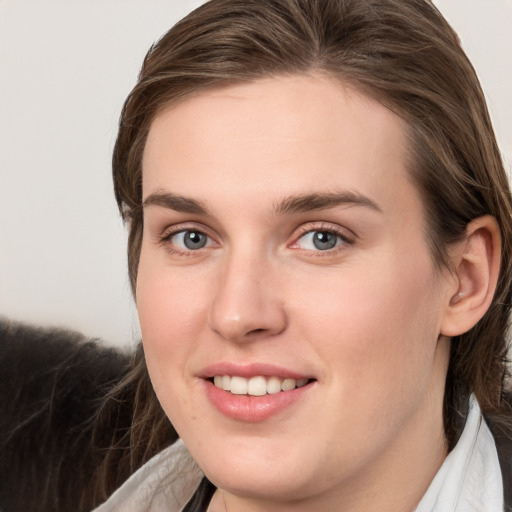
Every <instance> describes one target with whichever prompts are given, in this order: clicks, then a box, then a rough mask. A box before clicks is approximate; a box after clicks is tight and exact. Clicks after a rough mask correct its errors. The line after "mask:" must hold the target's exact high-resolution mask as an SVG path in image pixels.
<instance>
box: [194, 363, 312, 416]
mask: <svg viewBox="0 0 512 512" xmlns="http://www.w3.org/2000/svg"><path fill="white" fill-rule="evenodd" d="M215 375H230V376H233V375H238V376H240V377H244V378H246V379H249V378H251V377H255V376H260V375H261V376H265V377H270V376H276V377H279V378H281V379H296V380H298V379H305V378H308V376H307V375H304V374H300V373H298V372H294V371H291V370H288V369H285V368H282V367H280V366H276V365H271V364H261V363H251V364H242V365H240V364H233V363H227V362H226V363H217V364H214V365H211V366H208V367H206V368H204V369H203V370H202V371H201V373H200V375H199V376H200V377H201V378H202V379H203V385H204V390H205V393H206V396H207V397H208V399H209V400H210V402H211V403H212V404H213V405H214V406H215V408H216V409H217V410H218V411H219V412H220V413H222V414H223V415H224V416H226V417H228V418H231V419H234V420H238V421H244V422H248V423H256V422H260V421H265V420H267V419H269V418H271V417H272V416H275V415H277V414H280V413H282V412H284V411H285V410H286V409H288V408H289V407H291V406H292V405H293V404H295V403H297V402H298V401H299V400H301V399H303V398H304V397H306V396H307V394H308V393H309V392H310V391H311V390H312V388H313V387H314V386H315V384H316V381H315V380H313V381H311V382H309V383H308V384H306V385H305V386H303V387H300V388H296V389H293V390H291V391H281V392H279V393H275V394H266V395H264V396H248V395H233V394H231V393H230V392H229V391H224V390H223V389H220V388H218V387H216V386H215V385H214V384H213V382H211V380H210V379H211V378H212V377H213V376H215Z"/></svg>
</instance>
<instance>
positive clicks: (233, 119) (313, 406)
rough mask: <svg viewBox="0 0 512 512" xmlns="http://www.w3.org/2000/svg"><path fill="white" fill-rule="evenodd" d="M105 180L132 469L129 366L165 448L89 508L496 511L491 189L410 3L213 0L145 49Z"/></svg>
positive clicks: (427, 31)
mask: <svg viewBox="0 0 512 512" xmlns="http://www.w3.org/2000/svg"><path fill="white" fill-rule="evenodd" d="M113 166H114V183H115V190H116V197H117V201H118V204H119V207H120V210H121V213H122V215H123V217H124V219H125V220H126V221H127V223H128V225H129V230H130V237H129V253H128V256H129V266H130V277H131V283H132V288H133V291H134V294H135V298H136V302H137V308H138V311H139V318H140V324H141V330H142V344H143V347H144V348H143V352H142V351H139V353H138V356H137V358H136V362H135V364H134V369H133V372H132V375H131V377H130V378H129V379H128V381H129V383H133V381H134V380H135V381H137V382H138V383H139V389H140V393H139V401H138V405H139V408H138V410H137V412H136V415H135V418H134V426H133V429H132V432H131V436H132V445H133V446H135V448H134V451H133V452H132V453H131V456H132V457H133V460H134V461H135V463H134V467H135V466H137V465H138V463H141V462H144V461H145V460H147V459H148V458H149V456H150V455H152V454H153V453H156V452H157V451H159V450H160V449H161V448H163V447H164V446H165V445H166V444H168V439H170V438H171V437H172V429H171V427H170V425H169V424H168V423H167V422H166V420H165V418H164V414H163V412H162V410H161V409H160V405H159V404H158V403H157V402H156V398H155V396H154V395H153V394H152V392H151V391H148V388H149V385H148V375H149V378H150V379H151V383H152V386H153V388H154V390H155V393H156V397H157V398H158V401H159V403H160V404H161V408H162V409H163V411H165V415H166V416H167V417H168V418H169V419H170V421H171V423H172V425H173V427H174V428H176V431H177V432H178V434H179V435H180V437H181V439H182V441H183V443H184V444H183V443H182V442H181V441H180V442H178V444H175V445H173V446H171V447H170V448H167V449H165V450H163V451H162V452H161V453H160V454H158V455H157V456H156V458H154V459H152V460H151V461H149V462H148V463H147V464H146V465H145V466H144V467H143V468H142V469H141V470H139V471H138V472H137V473H136V474H135V475H134V476H133V477H132V478H131V479H130V480H128V482H127V483H126V484H125V485H124V486H122V487H121V488H120V490H119V491H118V492H117V493H116V494H114V495H113V496H112V498H111V499H110V500H109V501H107V503H105V504H104V505H103V506H102V507H100V508H99V509H98V510H99V511H101V512H105V511H108V510H157V511H159V510H198V511H199V510H208V511H211V512H215V511H226V510H230V511H232V510H235V511H244V510H251V511H256V510H265V511H272V510H279V511H284V510H294V511H297V510H298V511H300V510H307V511H314V510H336V511H344V510H350V511H355V510H365V511H371V510H380V511H382V510H393V511H402V510H403V511H411V510H417V511H422V512H423V511H427V510H429V511H431V510H437V511H446V510H458V511H468V510H478V511H498V510H503V508H504V506H508V505H506V502H504V493H505V499H506V501H508V500H509V497H508V487H507V471H508V469H507V464H506V460H507V456H506V454H505V452H503V451H501V449H500V456H501V460H502V464H501V467H500V462H499V457H498V453H497V451H496V444H498V445H499V446H501V444H502V441H503V440H504V439H505V440H506V439H507V435H508V434H507V432H508V425H507V423H506V421H505V418H506V415H508V414H509V410H510V409H509V405H508V404H509V400H508V391H507V389H506V387H505V384H506V377H507V368H506V351H507V338H506V329H507V325H508V314H509V311H510V299H511V289H510V282H511V279H510V277H511V263H510V249H511V234H512V224H511V222H512V221H511V212H512V205H511V197H510V191H509V186H508V183H507V179H506V175H505V172H504V169H503V164H502V162H501V159H500V154H499V150H498V148H497V145H496V141H495V138H494V135H493V131H492V127H491V124H490V121H489V116H488V113H487V110H486V106H485V102H484V99H483V94H482V92H481V90H480V87H479V84H478V80H477V78H476V76H475V74H474V71H473V69H472V67H471V64H470V63H469V62H468V60H467V58H466V57H465V55H464V53H463V51H462V50H461V48H460V46H459V43H458V39H457V37H456V35H455V34H454V32H453V31H452V30H451V29H450V27H449V26H448V25H447V23H446V22H445V21H444V19H443V18H442V17H441V15H440V14H439V13H438V12H437V10H436V9H435V8H434V7H433V6H432V5H431V4H430V3H429V2H426V1H424V0H407V1H403V0H368V1H364V2H361V1H359V0H357V1H354V0H352V1H350V0H326V1H321V2H320V1H314V0H249V1H248V0H243V1H241V0H240V1H237V0H235V1H233V0H213V1H212V2H210V3H208V4H206V5H204V6H202V7H200V8H199V9H197V10H196V11H194V12H193V13H192V14H190V15H189V16H187V17H186V18H185V19H184V20H182V21H181V22H180V23H178V24H177V25H176V26H175V27H173V28H172V29H171V30H170V31H169V32H168V33H167V34H166V35H165V36H164V37H163V38H162V39H161V40H160V41H159V42H158V43H157V44H156V45H155V46H154V47H153V48H152V49H151V50H150V52H149V53H148V56H147V57H146V60H145V62H144V64H143V68H142V70H141V74H140V77H139V81H138V83H137V85H136V86H135V88H134V90H133V91H132V93H131V94H130V96H129V97H128V99H127V101H126V104H125V107H124V110H123V113H122V117H121V122H120V130H119V135H118V140H117V144H116V148H115V153H114V162H113ZM121 389H122V386H121ZM142 397H144V398H142ZM482 413H483V415H485V416H486V417H487V418H488V421H489V423H490V424H491V426H492V429H493V431H494V433H495V437H494V438H493V436H492V435H491V433H490V431H489V427H488V426H487V425H486V423H485V422H484V421H482ZM184 446H186V447H187V448H185V447H184ZM189 452H190V455H191V457H192V458H193V460H194V461H195V462H193V461H192V458H191V457H190V455H189ZM504 454H505V455H504ZM196 463H197V465H196ZM199 468H200V469H199ZM203 473H204V477H203ZM504 481H505V487H504V486H503V482H504Z"/></svg>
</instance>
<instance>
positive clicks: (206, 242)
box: [163, 229, 213, 253]
mask: <svg viewBox="0 0 512 512" xmlns="http://www.w3.org/2000/svg"><path fill="white" fill-rule="evenodd" d="M163 241H164V242H165V243H167V244H169V245H170V248H171V250H172V251H175V252H178V253H183V252H189V251H198V250H200V249H205V248H207V247H210V246H212V245H213V240H212V239H211V238H210V237H209V236H208V235H207V234H206V233H203V232H202V231H198V230H195V229H183V230H181V231H176V232H174V233H170V234H168V235H166V236H165V238H164V240H163Z"/></svg>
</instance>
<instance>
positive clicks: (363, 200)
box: [274, 191, 382, 214]
mask: <svg viewBox="0 0 512 512" xmlns="http://www.w3.org/2000/svg"><path fill="white" fill-rule="evenodd" d="M343 205H346V206H364V207H367V208H371V209H372V210H375V211H377V212H380V213H382V210H381V208H380V207H379V205H378V204H377V203H376V202H375V201H373V200H372V199H370V198H369V197H366V196H364V195H362V194H358V193H356V192H350V191H344V192H338V193H336V192H334V193H320V194H317V193H314V194H303V195H299V196H291V197H287V198H285V199H283V200H281V201H279V202H278V203H276V204H275V205H274V212H275V213H276V214H285V213H303V212H309V211H312V210H324V209H327V208H334V207H335V206H343Z"/></svg>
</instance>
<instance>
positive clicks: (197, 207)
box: [142, 192, 209, 215]
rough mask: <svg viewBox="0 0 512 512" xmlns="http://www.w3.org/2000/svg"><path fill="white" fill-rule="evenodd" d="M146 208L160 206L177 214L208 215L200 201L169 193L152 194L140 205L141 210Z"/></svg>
mask: <svg viewBox="0 0 512 512" xmlns="http://www.w3.org/2000/svg"><path fill="white" fill-rule="evenodd" d="M147 206H161V207H163V208H169V209H170V210H174V211H177V212H183V213H194V214H197V215H209V211H208V208H206V206H205V205H204V204H203V203H201V202H200V201H196V200H195V199H191V198H189V197H183V196H178V195H176V194H172V193H171V192H153V193H152V194H150V195H149V196H148V197H146V199H144V202H143V203H142V207H143V208H146V207H147Z"/></svg>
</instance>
